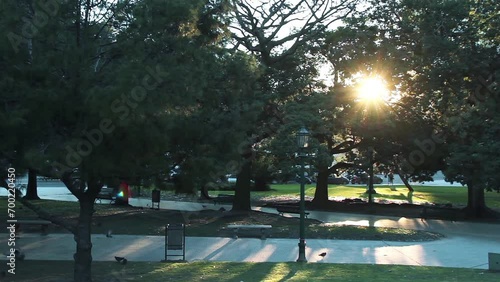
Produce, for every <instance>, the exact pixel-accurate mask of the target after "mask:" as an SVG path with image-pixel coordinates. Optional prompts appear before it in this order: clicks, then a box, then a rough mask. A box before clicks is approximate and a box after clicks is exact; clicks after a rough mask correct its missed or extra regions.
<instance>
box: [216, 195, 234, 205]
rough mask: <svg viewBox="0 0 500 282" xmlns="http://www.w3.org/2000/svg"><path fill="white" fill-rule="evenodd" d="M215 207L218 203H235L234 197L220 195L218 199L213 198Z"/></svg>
mask: <svg viewBox="0 0 500 282" xmlns="http://www.w3.org/2000/svg"><path fill="white" fill-rule="evenodd" d="M213 200H214V205H215V204H217V203H219V204H220V203H232V202H233V201H234V195H228V194H219V195H217V197H215V198H213Z"/></svg>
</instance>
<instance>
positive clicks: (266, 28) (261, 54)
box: [231, 0, 358, 210]
mask: <svg viewBox="0 0 500 282" xmlns="http://www.w3.org/2000/svg"><path fill="white" fill-rule="evenodd" d="M357 2H358V1H356V0H341V1H309V0H300V1H295V2H293V1H286V0H273V1H259V2H258V3H255V2H250V1H231V3H232V4H233V10H232V11H233V12H232V16H233V19H234V22H233V24H231V31H232V37H233V39H234V40H235V47H234V48H235V49H238V48H241V47H242V48H244V49H245V50H246V51H247V52H249V53H250V54H252V55H254V56H255V57H256V58H258V60H259V62H260V64H261V65H262V69H263V74H262V75H261V79H260V84H261V87H262V88H261V89H260V93H259V97H258V99H259V101H260V103H261V110H260V113H258V114H257V115H256V117H257V119H255V120H254V122H253V125H252V126H251V127H249V128H248V129H247V140H246V141H245V142H243V143H242V148H244V149H242V152H241V158H242V161H241V164H242V165H241V168H240V169H239V173H238V180H237V183H236V193H235V201H234V203H233V210H250V176H251V168H252V158H253V156H254V153H253V150H254V149H255V145H256V144H259V143H260V142H262V141H263V140H264V139H266V138H268V137H271V136H273V135H275V134H276V133H277V132H278V130H279V127H280V126H281V125H282V124H283V123H284V108H283V105H285V104H286V102H287V101H288V100H290V97H292V96H293V95H299V94H300V93H301V92H302V93H304V89H305V88H306V87H305V86H304V85H297V84H295V82H297V81H294V80H296V79H299V81H300V80H302V82H304V81H303V80H304V79H305V78H306V76H304V75H303V74H304V72H303V70H302V68H303V67H304V66H305V64H301V63H300V60H303V59H305V58H306V57H307V56H304V55H305V54H306V53H307V52H304V50H307V48H304V46H305V45H307V44H308V42H310V41H311V40H312V39H314V38H316V37H317V36H318V34H320V33H321V32H322V31H324V30H326V29H327V28H328V27H329V26H330V25H332V24H335V23H336V22H337V21H339V20H341V19H343V18H345V17H347V15H349V14H350V13H351V12H352V11H353V10H354V8H355V4H356V3H357ZM308 67H311V66H307V67H305V68H308ZM306 73H307V72H306ZM294 76H295V77H294ZM310 78H311V77H310V76H309V79H310ZM306 84H307V83H306ZM293 85H295V86H294V87H290V86H293Z"/></svg>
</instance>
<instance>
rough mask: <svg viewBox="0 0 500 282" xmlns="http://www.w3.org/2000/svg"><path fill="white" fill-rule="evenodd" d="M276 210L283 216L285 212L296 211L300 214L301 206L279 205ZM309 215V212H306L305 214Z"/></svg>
mask: <svg viewBox="0 0 500 282" xmlns="http://www.w3.org/2000/svg"><path fill="white" fill-rule="evenodd" d="M276 211H277V212H278V214H279V215H281V216H283V215H284V214H285V213H295V214H300V208H299V207H296V206H278V207H276ZM308 215H309V213H308V212H304V216H305V217H306V218H307V216H308Z"/></svg>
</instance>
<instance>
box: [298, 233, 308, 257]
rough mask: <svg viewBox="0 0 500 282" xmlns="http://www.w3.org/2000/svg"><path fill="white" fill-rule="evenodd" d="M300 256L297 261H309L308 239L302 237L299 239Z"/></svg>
mask: <svg viewBox="0 0 500 282" xmlns="http://www.w3.org/2000/svg"><path fill="white" fill-rule="evenodd" d="M298 245H299V258H298V259H297V262H307V259H306V241H305V240H304V239H300V241H299V244H298Z"/></svg>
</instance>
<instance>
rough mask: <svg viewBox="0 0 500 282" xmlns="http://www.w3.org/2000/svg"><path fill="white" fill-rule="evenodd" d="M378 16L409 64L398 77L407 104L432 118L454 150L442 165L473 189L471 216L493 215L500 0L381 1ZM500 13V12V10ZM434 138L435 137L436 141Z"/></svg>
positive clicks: (384, 35) (385, 36)
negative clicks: (487, 194)
mask: <svg viewBox="0 0 500 282" xmlns="http://www.w3.org/2000/svg"><path fill="white" fill-rule="evenodd" d="M373 5H374V6H373V7H374V9H373V13H371V14H370V18H371V19H372V20H373V21H374V22H375V24H376V25H377V26H378V27H379V29H380V31H381V37H380V42H381V43H380V44H381V45H383V46H392V47H391V48H387V49H388V50H389V49H390V50H394V52H393V53H392V55H393V56H394V57H396V58H399V59H400V60H401V62H402V63H401V64H399V66H404V68H402V69H400V71H398V72H397V73H399V76H400V79H401V85H400V90H401V92H402V93H404V95H403V97H402V98H401V103H402V104H404V105H405V107H406V108H407V109H408V110H409V111H410V112H412V113H418V114H419V115H421V116H422V117H423V118H425V119H427V120H431V121H432V124H433V125H434V126H435V129H436V130H438V131H439V132H440V133H441V135H442V136H443V137H444V139H442V140H441V141H439V142H435V141H433V142H434V143H433V145H436V143H439V144H444V145H446V146H447V152H448V155H447V156H445V158H444V160H445V162H443V164H446V166H442V168H443V169H445V173H446V175H447V177H448V179H449V180H453V181H459V182H461V183H462V184H464V185H467V187H468V191H469V201H468V210H469V211H470V213H471V215H474V216H483V215H486V214H488V209H487V208H486V205H485V201H484V191H485V189H492V188H493V189H494V188H496V187H495V186H496V185H498V182H497V181H496V180H495V179H496V177H495V176H494V175H492V174H491V173H490V172H491V168H496V167H498V161H497V158H496V155H495V154H496V151H495V150H496V147H497V144H496V142H491V141H488V140H491V139H489V138H491V136H492V135H491V134H498V132H497V128H496V126H494V125H493V124H492V123H491V122H494V121H495V120H496V119H497V117H496V114H494V113H495V112H496V111H495V110H494V109H495V107H497V105H498V103H497V98H496V96H497V95H496V93H498V89H497V87H498V86H497V83H496V77H497V76H498V68H499V64H498V60H499V59H498V58H499V50H498V48H497V46H498V42H499V41H498V40H499V38H498V35H497V33H495V32H494V30H495V28H497V27H498V23H499V21H498V17H497V16H495V13H496V12H498V8H499V6H498V5H499V4H498V3H496V2H495V1H458V0H457V1H412V0H401V1H392V2H384V3H378V2H377V3H373ZM495 11H496V12H495ZM428 140H432V138H431V137H429V138H428Z"/></svg>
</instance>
